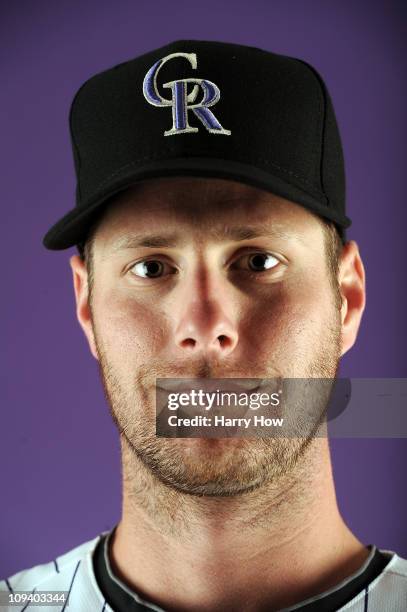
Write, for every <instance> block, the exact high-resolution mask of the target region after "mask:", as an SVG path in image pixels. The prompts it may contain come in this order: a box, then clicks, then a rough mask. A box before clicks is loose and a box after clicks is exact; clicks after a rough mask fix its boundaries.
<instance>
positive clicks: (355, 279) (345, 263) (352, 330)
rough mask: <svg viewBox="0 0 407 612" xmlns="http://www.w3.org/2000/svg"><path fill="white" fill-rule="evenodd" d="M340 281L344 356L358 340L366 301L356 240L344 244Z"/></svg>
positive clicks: (340, 264)
mask: <svg viewBox="0 0 407 612" xmlns="http://www.w3.org/2000/svg"><path fill="white" fill-rule="evenodd" d="M338 282H339V288H340V292H341V295H342V308H341V322H342V353H341V356H342V355H344V354H345V353H346V352H347V351H348V350H349V349H350V348H352V346H353V345H354V343H355V341H356V338H357V334H358V330H359V325H360V322H361V319H362V314H363V311H364V309H365V303H366V287H365V269H364V267H363V262H362V259H361V257H360V254H359V248H358V245H357V244H356V242H355V241H354V240H350V241H349V242H347V243H346V244H345V245H344V246H343V249H342V255H341V258H340V263H339V275H338Z"/></svg>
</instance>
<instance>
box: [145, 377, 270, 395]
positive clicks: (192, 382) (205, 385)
mask: <svg viewBox="0 0 407 612" xmlns="http://www.w3.org/2000/svg"><path fill="white" fill-rule="evenodd" d="M156 383H157V389H160V390H162V391H165V392H167V393H188V392H190V391H191V390H195V391H200V390H202V391H204V392H215V391H221V392H223V393H243V392H250V393H253V392H255V391H258V389H259V388H260V387H261V385H262V383H263V379H262V378H239V379H236V378H172V379H171V378H170V379H168V378H157V381H156Z"/></svg>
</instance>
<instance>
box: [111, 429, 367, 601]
mask: <svg viewBox="0 0 407 612" xmlns="http://www.w3.org/2000/svg"><path fill="white" fill-rule="evenodd" d="M121 444H122V460H123V514H122V519H121V521H120V522H119V524H118V527H117V529H116V531H115V534H114V538H113V542H112V545H111V551H110V556H111V563H112V567H113V570H114V571H115V573H116V574H117V575H118V576H119V577H120V578H121V579H122V580H123V581H124V582H126V583H127V584H128V585H129V586H130V587H132V588H133V589H134V590H135V591H137V592H138V593H139V594H140V595H141V596H144V597H145V598H146V599H150V600H151V601H153V602H155V603H157V604H158V605H162V606H163V607H165V608H166V609H167V610H173V609H174V610H175V609H176V610H191V609H194V610H209V609H210V610H211V611H216V610H235V609H238V608H239V607H240V608H241V607H242V601H244V602H246V604H245V610H253V611H254V610H256V611H257V610H262V609H264V606H265V607H266V608H267V606H268V609H270V606H273V607H275V606H277V607H283V606H288V605H293V604H294V603H296V602H298V601H301V600H303V599H305V598H307V597H311V596H312V595H315V594H317V593H319V592H321V591H323V590H326V589H328V588H330V587H332V586H334V585H335V584H337V583H338V582H340V581H341V580H342V579H343V578H345V577H347V576H348V575H349V574H350V573H352V572H353V571H356V570H357V569H358V567H359V566H360V565H361V564H362V563H363V561H364V560H365V559H366V557H367V555H368V551H367V549H366V548H365V547H364V546H363V545H362V544H361V543H360V542H359V541H358V540H357V539H356V538H355V537H354V536H353V534H352V533H351V532H350V531H349V529H348V528H347V527H346V525H345V524H344V522H343V520H342V518H341V516H340V514H339V511H338V507H337V503H336V497H335V489H334V485H333V477H332V467H331V461H330V454H329V446H328V441H327V439H326V438H316V439H314V440H313V441H312V443H311V444H310V445H309V447H308V449H307V451H306V452H305V454H304V455H303V456H302V457H301V460H300V461H299V462H298V463H297V465H296V466H295V467H294V468H293V469H292V470H291V472H290V473H288V474H286V475H284V477H281V478H279V479H278V481H276V482H273V483H270V484H269V485H267V486H265V487H262V488H261V489H258V490H255V491H252V492H250V493H247V494H244V495H239V496H236V497H227V498H221V497H198V496H192V495H188V494H185V493H180V492H178V491H177V490H175V489H173V488H170V487H167V486H166V485H163V484H161V483H160V482H158V481H157V479H156V478H155V477H153V476H152V475H151V473H150V472H149V471H148V470H147V469H146V468H145V467H144V466H143V465H142V463H141V462H140V460H139V459H138V458H137V457H136V456H135V455H134V454H133V453H132V452H131V450H130V449H129V447H128V446H127V444H126V442H125V441H124V440H123V439H122V442H121ZM266 602H267V605H266Z"/></svg>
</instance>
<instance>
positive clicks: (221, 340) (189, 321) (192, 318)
mask: <svg viewBox="0 0 407 612" xmlns="http://www.w3.org/2000/svg"><path fill="white" fill-rule="evenodd" d="M221 301H222V300H221V299H219V298H218V299H215V298H212V299H200V300H198V299H195V300H192V301H190V302H189V303H187V304H186V308H185V309H184V311H183V314H182V315H181V317H180V320H179V323H178V326H177V329H176V332H175V342H176V344H177V346H178V347H179V348H181V349H183V351H185V352H189V353H191V355H192V354H196V353H204V354H205V353H206V354H208V353H212V354H214V355H215V356H216V355H217V356H219V357H226V356H227V355H229V354H230V353H232V351H233V350H234V348H235V347H236V345H237V343H238V333H237V329H236V326H235V325H234V324H233V323H232V321H231V319H230V318H229V317H228V316H227V314H226V307H225V304H221Z"/></svg>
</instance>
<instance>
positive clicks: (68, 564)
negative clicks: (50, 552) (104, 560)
mask: <svg viewBox="0 0 407 612" xmlns="http://www.w3.org/2000/svg"><path fill="white" fill-rule="evenodd" d="M105 533H107V532H102V533H100V534H99V535H98V536H96V537H95V538H93V539H92V540H88V541H87V542H84V543H82V544H80V545H79V546H76V547H75V548H72V549H71V550H69V551H67V552H66V553H64V554H62V555H60V556H59V557H57V558H56V559H53V560H52V561H49V562H48V563H43V564H41V565H36V566H34V567H31V568H28V569H24V570H22V571H20V572H17V573H16V574H14V575H13V576H10V577H9V578H6V579H4V580H0V593H2V592H3V591H6V592H7V593H16V591H27V592H29V593H36V592H38V591H68V592H69V607H68V609H70V608H71V609H74V610H75V611H76V610H78V612H79V611H82V610H84V611H85V610H86V611H88V610H95V612H97V611H98V610H100V611H102V609H104V610H105V612H106V611H107V610H109V608H108V607H107V606H106V605H105V601H104V597H103V595H102V593H101V592H100V590H99V587H98V585H97V582H96V579H95V575H94V572H93V563H92V553H93V551H94V549H95V547H96V544H97V543H98V541H99V539H100V538H101V537H102V535H104V534H105ZM2 596H3V597H4V595H2ZM103 606H105V607H104V608H103ZM22 607H23V606H22ZM2 609H3V608H2ZM7 609H8V608H7ZM19 609H20V608H19V607H18V606H13V607H11V606H10V610H13V611H15V612H16V611H17V610H19ZM48 609H49V610H52V611H53V612H57V611H59V610H63V609H64V607H63V604H61V606H56V607H55V606H53V607H49V608H48V607H47V606H45V607H42V610H48Z"/></svg>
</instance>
